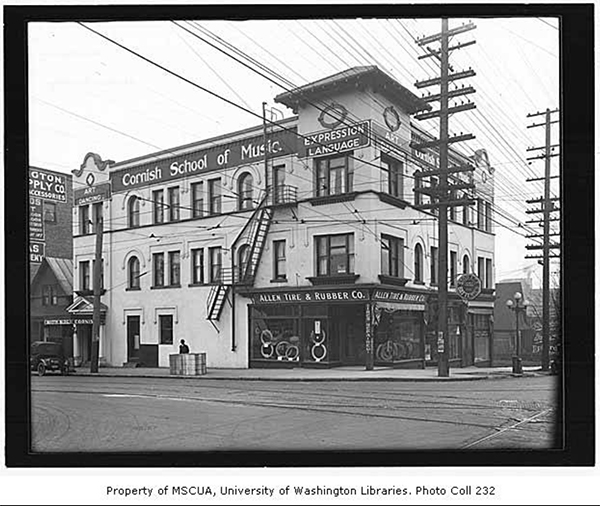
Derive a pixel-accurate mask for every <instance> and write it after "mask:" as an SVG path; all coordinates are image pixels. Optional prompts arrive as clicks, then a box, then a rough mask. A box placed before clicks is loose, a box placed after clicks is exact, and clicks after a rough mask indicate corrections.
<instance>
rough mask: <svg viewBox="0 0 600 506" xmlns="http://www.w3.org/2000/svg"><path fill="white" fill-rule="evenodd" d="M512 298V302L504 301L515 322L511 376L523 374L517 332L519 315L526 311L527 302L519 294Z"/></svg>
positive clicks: (519, 337)
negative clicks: (512, 313) (513, 314)
mask: <svg viewBox="0 0 600 506" xmlns="http://www.w3.org/2000/svg"><path fill="white" fill-rule="evenodd" d="M513 298H514V299H515V300H514V301H513V300H511V299H508V300H507V301H506V307H508V309H510V310H511V311H514V312H515V322H516V325H515V327H516V336H515V354H514V355H513V358H512V372H513V374H523V364H522V361H521V335H520V332H519V315H520V314H521V313H524V312H525V311H526V310H527V304H528V302H527V301H526V300H523V295H522V294H521V292H515V294H514V296H513Z"/></svg>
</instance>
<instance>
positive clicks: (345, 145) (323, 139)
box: [298, 121, 371, 158]
mask: <svg viewBox="0 0 600 506" xmlns="http://www.w3.org/2000/svg"><path fill="white" fill-rule="evenodd" d="M370 142H371V124H370V122H369V121H363V122H362V123H357V124H356V125H349V126H344V127H341V128H335V129H333V130H322V131H321V132H314V133H310V134H303V138H302V139H301V140H300V142H299V145H298V157H300V158H304V157H310V156H322V155H330V154H335V153H339V152H343V151H351V150H353V149H358V148H362V147H365V146H368V145H369V144H370Z"/></svg>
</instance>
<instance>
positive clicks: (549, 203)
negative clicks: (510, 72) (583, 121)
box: [525, 109, 560, 371]
mask: <svg viewBox="0 0 600 506" xmlns="http://www.w3.org/2000/svg"><path fill="white" fill-rule="evenodd" d="M558 111H559V110H558V109H555V110H553V111H551V110H550V109H546V111H545V112H537V113H534V114H528V115H527V117H528V118H533V117H535V116H542V115H543V116H545V121H544V123H538V124H533V125H528V126H527V128H535V127H540V126H543V127H545V130H546V143H545V145H544V146H541V147H536V148H528V149H527V151H535V150H538V149H543V150H544V154H543V155H540V156H533V157H531V158H528V160H539V159H543V160H544V161H545V168H544V178H543V179H544V197H543V198H539V199H532V200H527V201H526V202H527V203H528V204H534V203H540V204H542V208H541V209H532V210H527V211H526V212H527V213H528V214H536V213H542V214H543V219H542V224H543V227H544V234H543V244H542V245H539V244H533V245H528V246H526V248H527V249H528V250H533V249H541V250H542V252H543V253H542V257H541V258H542V361H541V362H542V370H543V371H548V370H549V369H550V259H551V258H560V255H550V250H551V249H559V248H560V244H559V243H557V242H555V241H554V242H550V236H551V235H553V236H554V235H558V234H551V233H550V222H551V221H558V220H559V218H553V217H551V215H550V213H551V212H554V211H560V209H559V208H558V207H556V205H555V204H554V202H555V201H557V200H559V198H558V197H550V180H551V179H552V178H553V177H552V176H551V175H550V161H551V160H550V159H551V158H552V157H553V156H559V155H560V153H553V152H552V151H553V150H554V148H557V147H560V145H559V144H555V145H552V141H551V139H552V135H551V125H552V124H553V123H558V120H552V117H551V114H552V113H555V112H558ZM534 180H535V181H539V179H537V178H535V179H532V180H528V181H534ZM534 222H536V221H535V220H534V221H533V222H530V223H534ZM537 222H538V223H539V221H537ZM536 236H537V234H535V235H530V236H528V237H536ZM525 258H540V257H539V256H536V255H532V256H526V257H525Z"/></svg>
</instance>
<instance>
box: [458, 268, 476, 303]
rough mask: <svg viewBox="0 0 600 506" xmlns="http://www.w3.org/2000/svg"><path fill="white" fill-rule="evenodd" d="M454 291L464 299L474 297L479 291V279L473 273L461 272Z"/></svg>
mask: <svg viewBox="0 0 600 506" xmlns="http://www.w3.org/2000/svg"><path fill="white" fill-rule="evenodd" d="M456 293H457V294H458V295H459V296H460V298H461V299H463V300H465V301H467V300H473V299H475V298H476V297H477V296H478V295H479V294H480V293H481V280H480V279H479V278H478V277H477V276H476V275H475V274H461V275H460V276H459V277H458V279H457V280H456Z"/></svg>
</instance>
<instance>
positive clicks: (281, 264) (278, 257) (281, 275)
mask: <svg viewBox="0 0 600 506" xmlns="http://www.w3.org/2000/svg"><path fill="white" fill-rule="evenodd" d="M273 279H286V273H285V239H284V240H281V241H273Z"/></svg>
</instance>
